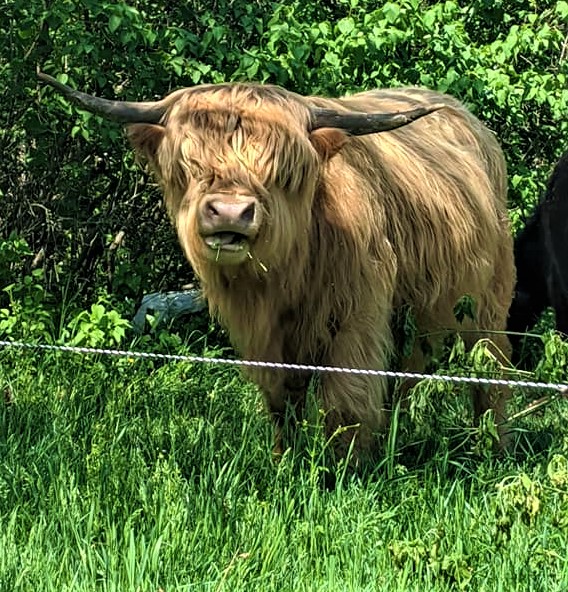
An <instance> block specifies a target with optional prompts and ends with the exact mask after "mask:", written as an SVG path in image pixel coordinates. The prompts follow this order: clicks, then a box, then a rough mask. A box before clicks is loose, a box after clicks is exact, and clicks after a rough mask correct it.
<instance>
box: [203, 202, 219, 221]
mask: <svg viewBox="0 0 568 592" xmlns="http://www.w3.org/2000/svg"><path fill="white" fill-rule="evenodd" d="M205 211H206V213H207V215H208V216H209V217H210V218H216V217H218V216H219V210H218V209H217V208H216V207H215V206H214V205H213V202H211V201H210V202H208V203H207V204H206V206H205Z"/></svg>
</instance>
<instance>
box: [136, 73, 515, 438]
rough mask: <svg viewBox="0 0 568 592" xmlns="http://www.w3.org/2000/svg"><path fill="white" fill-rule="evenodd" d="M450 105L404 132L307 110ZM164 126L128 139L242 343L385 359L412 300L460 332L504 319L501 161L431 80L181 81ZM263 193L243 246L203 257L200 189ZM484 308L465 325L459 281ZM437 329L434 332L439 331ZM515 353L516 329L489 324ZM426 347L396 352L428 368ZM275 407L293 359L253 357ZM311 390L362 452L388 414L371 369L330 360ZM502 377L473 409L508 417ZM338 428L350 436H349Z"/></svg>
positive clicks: (510, 270)
mask: <svg viewBox="0 0 568 592" xmlns="http://www.w3.org/2000/svg"><path fill="white" fill-rule="evenodd" d="M433 103H444V104H445V105H446V106H447V107H446V108H444V109H441V110H439V111H437V112H435V113H434V114H431V115H429V116H426V117H424V118H422V119H420V120H418V121H416V122H415V123H412V124H411V125H408V126H405V127H403V128H400V129H398V130H395V131H391V132H385V133H380V134H372V135H368V136H361V137H348V136H346V135H345V134H344V133H343V132H340V131H338V130H332V129H323V130H317V131H315V132H312V133H309V132H308V131H307V130H308V129H309V124H310V121H309V119H310V114H309V107H314V106H317V107H323V108H332V109H336V110H346V111H349V110H355V111H368V112H370V111H373V112H393V111H399V110H407V109H410V108H413V107H416V106H419V105H429V104H433ZM162 123H163V125H162V126H150V125H146V124H137V125H134V126H131V128H130V136H131V139H132V142H133V144H134V146H135V147H136V148H138V150H139V151H141V152H143V153H144V154H145V156H146V157H147V158H148V160H149V161H150V164H151V166H152V167H153V169H154V170H155V172H156V173H157V176H158V178H159V180H160V182H161V185H162V187H163V191H164V195H165V201H166V204H167V208H168V211H169V213H170V215H171V217H172V219H173V222H174V223H175V225H176V228H177V232H178V235H179V239H180V243H181V245H182V247H183V249H184V251H185V254H186V256H187V258H188V260H189V261H190V263H191V265H192V266H193V268H194V270H195V271H196V273H197V274H198V276H199V278H200V279H201V282H202V285H203V289H204V293H205V295H206V297H207V300H208V302H209V306H210V309H211V311H212V312H213V313H214V314H215V315H217V316H218V317H219V319H220V320H221V322H222V323H223V324H224V325H225V326H226V327H227V329H228V331H229V334H230V337H231V339H232V341H233V343H234V345H235V347H236V348H237V349H238V351H239V352H240V353H241V355H243V356H244V357H246V358H251V359H258V360H267V361H274V362H293V363H309V364H325V365H332V366H344V367H352V368H371V369H388V368H389V367H391V365H392V364H393V360H394V356H395V355H397V353H398V352H396V351H395V346H394V339H393V334H392V331H391V321H392V317H393V312H394V311H395V310H396V309H397V308H398V307H400V306H402V305H407V306H410V307H411V308H412V310H413V312H414V315H415V318H416V320H417V325H418V329H419V332H420V333H421V334H423V335H431V336H432V337H431V341H432V342H433V343H432V345H433V346H436V345H437V343H436V340H437V339H439V336H440V334H441V332H444V331H448V330H450V331H452V330H457V331H459V330H461V329H466V330H467V331H465V332H464V333H463V337H464V339H465V341H466V343H467V344H469V345H471V344H472V343H473V342H474V341H476V340H477V339H479V338H480V337H482V336H484V334H485V332H486V331H504V330H505V326H506V319H507V311H508V309H509V306H510V303H511V297H512V293H513V285H514V265H513V245H512V238H511V234H510V230H509V224H508V217H507V212H506V191H507V189H506V169H505V162H504V158H503V155H502V152H501V150H500V148H499V146H498V143H497V142H496V140H495V138H494V136H493V134H492V133H491V132H490V131H488V130H487V129H486V128H485V127H484V126H483V125H482V124H481V123H480V122H479V121H478V120H477V119H476V118H475V117H473V116H472V115H471V114H470V113H469V112H468V111H467V110H466V109H465V108H464V107H463V106H462V105H461V104H460V103H458V102H457V101H456V100H454V99H453V98H451V97H449V96H445V95H440V94H437V93H434V92H431V91H428V90H424V89H416V88H406V89H394V90H377V91H371V92H365V93H361V94H357V95H354V96H351V97H346V98H342V99H335V100H334V99H325V98H321V97H301V96H299V95H296V94H293V93H290V92H286V91H284V90H283V89H280V88H278V87H273V86H265V85H263V86H260V85H247V84H235V85H217V86H205V87H196V88H193V89H186V90H184V91H178V92H177V93H176V94H175V96H173V97H172V102H171V106H170V108H169V111H168V113H167V115H166V116H165V119H164V121H163V122H162ZM218 191H225V192H228V193H231V192H234V193H239V192H240V193H246V194H247V195H254V196H256V197H257V199H258V201H259V203H260V204H261V207H262V213H263V225H262V228H261V229H260V233H259V235H258V237H257V239H256V241H255V243H254V245H253V247H252V249H251V252H250V259H247V260H246V261H245V262H244V263H242V264H239V265H223V264H219V263H217V262H215V261H212V260H211V259H210V258H208V257H206V256H205V250H206V247H205V246H204V244H203V240H202V238H201V237H200V236H199V233H198V231H197V217H198V211H199V207H200V203H201V201H202V200H203V199H205V197H206V196H207V195H208V194H211V193H212V192H218ZM466 294H467V295H470V296H472V297H473V298H474V299H475V302H476V304H477V315H476V320H475V321H474V322H473V321H472V322H464V324H463V325H459V324H458V323H457V322H456V319H455V316H454V313H453V310H454V306H455V304H456V302H457V301H458V299H459V298H460V297H462V296H463V295H466ZM436 336H438V337H436ZM491 338H492V339H493V341H494V342H495V343H496V346H497V347H498V348H499V349H500V350H501V351H502V352H503V353H504V354H505V355H508V354H509V353H510V351H509V343H508V340H507V339H506V337H504V336H502V335H491ZM425 363H426V360H425V358H424V355H423V354H422V350H420V349H419V348H418V347H417V349H416V350H415V351H414V352H413V354H412V355H411V356H410V357H408V358H407V359H405V360H402V366H403V368H404V369H407V370H414V371H420V370H423V369H424V365H425ZM249 374H250V377H251V378H252V379H253V380H254V381H255V382H256V383H257V384H258V385H260V387H261V389H262V391H263V393H264V396H265V399H266V403H267V406H268V408H269V410H270V411H271V412H272V413H273V414H274V417H275V419H276V420H278V419H279V418H280V417H282V416H283V414H284V412H285V408H286V406H287V404H292V405H294V406H296V407H298V409H300V408H301V405H302V404H303V402H304V396H305V393H306V388H307V383H308V378H309V377H307V376H304V375H302V374H301V373H297V374H294V373H289V372H286V371H273V370H262V369H259V370H257V369H255V370H251V371H249ZM318 396H319V401H320V403H321V405H322V406H323V408H324V409H325V411H326V412H327V422H328V423H327V425H328V429H329V432H330V433H332V432H333V431H334V430H335V429H336V428H337V427H338V426H340V425H343V426H355V425H357V426H359V427H358V429H352V430H348V431H346V432H345V433H344V434H343V437H342V438H343V443H344V444H346V445H347V444H348V443H349V442H350V441H351V439H352V438H353V435H354V434H357V440H356V446H358V447H359V448H360V449H369V448H370V447H371V445H372V442H373V437H374V435H375V434H376V433H377V432H380V431H381V430H382V429H383V428H384V427H385V426H386V423H387V421H388V408H389V390H388V385H387V382H386V381H385V380H381V379H378V378H373V377H368V376H360V375H345V374H333V373H326V374H324V375H323V376H322V377H321V381H320V383H319V391H318ZM505 397H506V393H505V392H495V393H493V394H487V393H486V392H485V391H481V390H480V391H478V392H476V393H475V394H474V405H475V409H476V413H477V414H479V413H482V412H483V411H484V410H486V409H487V408H489V407H493V408H495V409H496V414H497V416H498V418H500V419H502V418H503V416H504V401H505ZM339 440H340V441H341V438H340V439H339Z"/></svg>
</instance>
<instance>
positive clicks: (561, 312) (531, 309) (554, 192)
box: [507, 151, 568, 360]
mask: <svg viewBox="0 0 568 592" xmlns="http://www.w3.org/2000/svg"><path fill="white" fill-rule="evenodd" d="M515 264H516V266H517V286H516V290H515V297H514V300H513V304H512V305H511V310H510V313H509V321H508V327H507V328H508V330H509V331H516V332H525V331H526V330H527V329H530V328H531V327H532V326H533V325H534V324H535V322H536V321H537V320H538V318H539V316H540V314H541V313H542V312H543V310H544V309H545V308H546V307H548V306H551V307H552V308H553V309H554V311H555V313H556V328H557V329H558V331H561V332H562V333H566V334H568V151H567V152H565V153H564V154H563V155H562V157H561V158H560V160H559V161H558V163H557V164H556V166H555V168H554V171H553V172H552V175H551V176H550V178H549V180H548V185H547V187H546V192H545V194H544V196H543V198H542V200H541V201H540V203H539V204H538V206H537V207H536V209H535V211H534V212H533V214H532V216H531V217H530V218H529V220H528V221H527V224H526V226H525V228H524V229H523V230H522V231H521V232H520V233H519V234H518V235H517V237H516V239H515ZM511 341H512V343H513V347H514V350H515V352H514V358H515V359H516V360H518V359H519V357H520V353H521V346H522V339H521V338H520V337H519V336H514V335H512V336H511Z"/></svg>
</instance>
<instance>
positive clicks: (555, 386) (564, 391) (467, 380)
mask: <svg viewBox="0 0 568 592" xmlns="http://www.w3.org/2000/svg"><path fill="white" fill-rule="evenodd" d="M0 348H12V349H28V350H40V351H60V352H68V353H75V354H85V355H93V354H99V355H103V356H115V357H125V358H132V359H145V360H162V361H170V362H189V363H196V364H217V365H222V366H239V367H253V368H267V369H274V370H296V371H297V370H300V371H308V372H318V373H320V372H335V373H341V374H354V375H357V374H358V375H367V376H382V377H386V378H402V379H415V380H434V381H439V382H451V383H455V384H476V385H487V386H508V387H514V388H526V389H543V390H549V391H556V392H557V394H560V395H562V396H568V383H554V382H538V381H532V380H507V379H503V378H488V377H481V376H457V375H456V376H453V375H448V374H425V373H421V372H398V371H394V370H371V369H364V368H342V367H338V366H317V365H311V364H285V363H281V362H263V361H259V360H239V359H237V360H235V359H230V358H210V357H206V356H194V355H178V354H158V353H152V352H140V351H130V350H119V349H105V348H98V347H78V346H71V345H50V344H36V343H25V342H22V341H2V340H0Z"/></svg>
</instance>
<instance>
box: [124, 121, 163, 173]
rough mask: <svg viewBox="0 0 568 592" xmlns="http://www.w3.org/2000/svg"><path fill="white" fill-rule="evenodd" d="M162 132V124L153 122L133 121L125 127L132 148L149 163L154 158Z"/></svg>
mask: <svg viewBox="0 0 568 592" xmlns="http://www.w3.org/2000/svg"><path fill="white" fill-rule="evenodd" d="M164 132H165V128H164V127H163V126H161V125H154V124H153V123H133V124H132V125H129V126H128V127H127V128H126V133H127V135H128V139H129V140H130V143H131V144H132V147H133V148H134V150H136V152H137V153H138V154H140V155H141V156H143V157H144V158H145V159H146V160H148V162H150V163H151V162H153V161H154V160H155V158H156V152H157V151H158V147H159V146H160V142H161V141H162V139H163V138H164Z"/></svg>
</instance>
